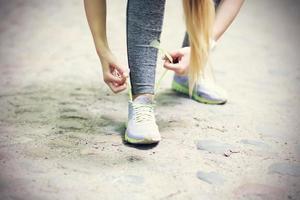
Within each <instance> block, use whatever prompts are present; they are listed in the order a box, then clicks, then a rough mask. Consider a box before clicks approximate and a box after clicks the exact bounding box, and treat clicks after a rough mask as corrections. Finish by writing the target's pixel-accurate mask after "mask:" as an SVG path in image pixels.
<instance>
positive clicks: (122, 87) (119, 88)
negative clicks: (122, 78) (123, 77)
mask: <svg viewBox="0 0 300 200" xmlns="http://www.w3.org/2000/svg"><path fill="white" fill-rule="evenodd" d="M107 85H108V86H109V87H110V89H111V90H112V91H113V92H114V93H118V92H121V91H123V90H125V89H126V88H127V84H126V83H124V84H123V85H115V84H114V83H108V84H107Z"/></svg>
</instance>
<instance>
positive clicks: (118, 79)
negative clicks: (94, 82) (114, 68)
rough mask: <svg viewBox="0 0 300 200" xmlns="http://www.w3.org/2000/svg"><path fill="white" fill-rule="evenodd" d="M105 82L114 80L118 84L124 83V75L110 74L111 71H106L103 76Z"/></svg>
mask: <svg viewBox="0 0 300 200" xmlns="http://www.w3.org/2000/svg"><path fill="white" fill-rule="evenodd" d="M105 77H106V78H105V80H104V81H105V82H115V83H118V84H120V85H122V84H124V82H126V78H125V77H117V76H114V75H112V74H111V73H107V74H106V76H105Z"/></svg>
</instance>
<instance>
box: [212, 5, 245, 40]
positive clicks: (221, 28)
mask: <svg viewBox="0 0 300 200" xmlns="http://www.w3.org/2000/svg"><path fill="white" fill-rule="evenodd" d="M243 2H244V0H222V1H221V3H220V5H219V6H218V8H217V11H216V18H215V22H214V27H213V39H214V40H215V41H217V40H218V39H219V38H220V37H221V36H222V35H223V33H224V32H225V31H226V30H227V28H228V27H229V26H230V24H231V23H232V21H233V20H234V18H235V17H236V16H237V14H238V12H239V10H240V8H241V6H242V4H243Z"/></svg>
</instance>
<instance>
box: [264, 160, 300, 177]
mask: <svg viewBox="0 0 300 200" xmlns="http://www.w3.org/2000/svg"><path fill="white" fill-rule="evenodd" d="M269 173H277V174H282V175H290V176H300V165H297V164H292V163H274V164H272V165H271V166H270V167H269Z"/></svg>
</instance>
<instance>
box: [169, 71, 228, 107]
mask: <svg viewBox="0 0 300 200" xmlns="http://www.w3.org/2000/svg"><path fill="white" fill-rule="evenodd" d="M188 85H189V84H188V77H187V76H178V75H174V79H173V82H172V89H173V90H175V91H177V92H179V93H182V94H185V95H189V86H188ZM192 98H193V99H194V100H196V101H198V102H200V103H206V104H218V105H222V104H225V103H226V102H227V94H226V92H225V91H224V90H223V89H221V88H219V87H218V86H217V85H216V84H215V83H214V81H212V80H205V79H204V78H202V79H200V81H199V83H198V84H196V86H195V89H194V91H193V94H192Z"/></svg>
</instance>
